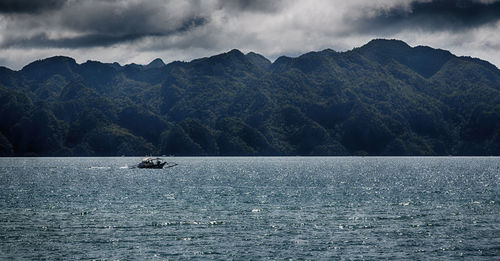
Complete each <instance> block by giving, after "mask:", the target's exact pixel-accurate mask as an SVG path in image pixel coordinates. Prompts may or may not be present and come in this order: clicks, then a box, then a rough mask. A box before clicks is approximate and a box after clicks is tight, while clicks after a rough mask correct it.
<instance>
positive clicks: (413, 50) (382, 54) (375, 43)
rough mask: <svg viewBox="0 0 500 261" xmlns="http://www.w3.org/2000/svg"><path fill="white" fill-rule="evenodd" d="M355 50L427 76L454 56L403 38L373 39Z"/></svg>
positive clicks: (373, 58)
mask: <svg viewBox="0 0 500 261" xmlns="http://www.w3.org/2000/svg"><path fill="white" fill-rule="evenodd" d="M354 51H355V52H358V53H359V54H361V55H362V56H364V57H366V58H368V59H370V60H372V61H375V62H378V63H381V64H387V63H390V62H391V61H396V62H398V63H400V64H403V65H406V66H407V67H409V68H410V69H412V70H413V71H415V72H417V73H419V74H420V75H422V76H423V77H425V78H429V77H432V75H434V74H435V73H436V72H437V71H439V69H441V67H442V66H443V65H444V64H445V63H446V62H447V61H448V60H449V59H450V58H452V57H453V54H451V53H450V52H448V51H444V50H440V49H434V48H431V47H427V46H417V47H411V46H409V45H408V44H407V43H405V42H403V41H401V40H386V39H375V40H372V41H370V42H369V43H367V44H365V45H364V46H362V47H360V48H357V49H354Z"/></svg>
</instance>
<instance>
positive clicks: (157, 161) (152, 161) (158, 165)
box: [137, 157, 177, 169]
mask: <svg viewBox="0 0 500 261" xmlns="http://www.w3.org/2000/svg"><path fill="white" fill-rule="evenodd" d="M173 166H177V163H174V162H167V161H165V160H163V159H161V158H151V157H148V158H144V159H142V161H141V163H139V164H137V168H139V169H163V167H165V168H171V167H173Z"/></svg>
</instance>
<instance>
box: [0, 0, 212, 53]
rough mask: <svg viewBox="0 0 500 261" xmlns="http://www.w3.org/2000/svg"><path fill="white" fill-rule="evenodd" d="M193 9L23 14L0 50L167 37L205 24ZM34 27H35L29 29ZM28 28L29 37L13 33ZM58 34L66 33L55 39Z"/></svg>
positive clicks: (104, 5) (71, 7)
mask: <svg viewBox="0 0 500 261" xmlns="http://www.w3.org/2000/svg"><path fill="white" fill-rule="evenodd" d="M172 2H173V1H172ZM172 2H170V3H172ZM196 7H197V6H196V5H190V6H187V7H186V6H184V10H177V8H180V6H179V5H176V3H174V4H171V5H169V2H167V1H161V0H158V1H145V2H136V1H114V0H101V1H97V0H87V1H80V2H78V1H71V2H68V4H67V5H66V6H65V8H62V9H61V10H59V11H58V12H57V13H55V14H54V13H50V14H31V15H29V14H28V15H26V14H24V15H23V16H18V17H11V18H10V19H9V22H11V24H10V26H9V27H10V28H12V30H11V32H13V34H14V36H9V37H4V40H3V41H2V43H0V46H1V47H41V48H51V47H55V48H87V47H99V46H103V47H106V46H110V45H113V44H119V43H124V42H130V41H134V40H137V39H141V38H145V37H151V36H169V35H172V34H176V33H183V32H186V31H188V30H191V29H193V28H196V27H199V26H202V25H204V24H205V23H206V22H207V18H205V17H201V16H198V12H196V10H197V9H196ZM169 8H170V9H169ZM189 8H193V9H189ZM181 12H184V13H181ZM16 18H17V20H16ZM26 24H27V25H26ZM33 24H34V25H36V26H31V25H33ZM23 26H24V28H23ZM27 27H29V29H27V30H26V31H27V32H30V31H31V33H26V34H23V35H21V36H19V35H15V32H17V31H21V30H22V29H26V28H27ZM37 31H38V32H37ZM60 31H63V32H69V33H67V34H66V35H62V36H61V35H57V32H60ZM54 32H56V34H54ZM7 33H9V32H7ZM51 33H52V34H51ZM49 35H52V37H49ZM54 35H56V36H54ZM7 36H8V35H7Z"/></svg>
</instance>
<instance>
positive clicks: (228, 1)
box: [219, 0, 283, 13]
mask: <svg viewBox="0 0 500 261" xmlns="http://www.w3.org/2000/svg"><path fill="white" fill-rule="evenodd" d="M282 4H283V2H282V1H281V0H274V1H269V0H220V1H219V5H220V6H221V7H222V8H225V9H229V10H234V11H250V12H266V13H268V12H276V11H278V10H279V9H280V8H281V7H282Z"/></svg>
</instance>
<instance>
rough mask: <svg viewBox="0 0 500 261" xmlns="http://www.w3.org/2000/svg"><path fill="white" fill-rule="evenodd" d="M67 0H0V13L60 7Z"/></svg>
mask: <svg viewBox="0 0 500 261" xmlns="http://www.w3.org/2000/svg"><path fill="white" fill-rule="evenodd" d="M66 2H67V0H39V1H37V0H0V13H39V12H43V11H46V10H54V9H59V8H61V7H62V6H63V5H64V4H65V3H66Z"/></svg>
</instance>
